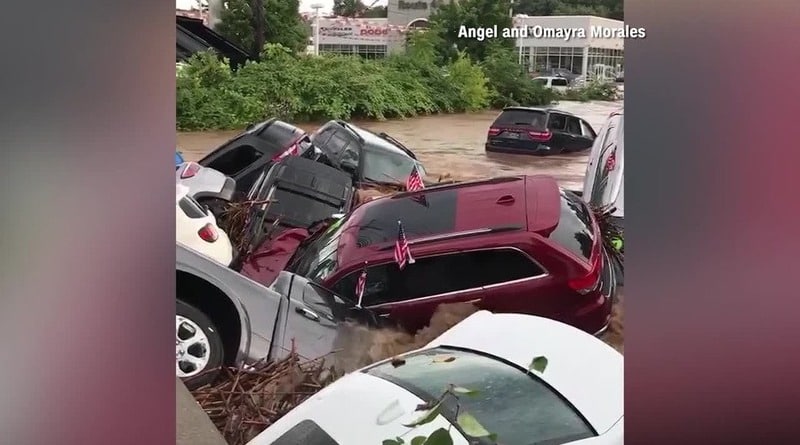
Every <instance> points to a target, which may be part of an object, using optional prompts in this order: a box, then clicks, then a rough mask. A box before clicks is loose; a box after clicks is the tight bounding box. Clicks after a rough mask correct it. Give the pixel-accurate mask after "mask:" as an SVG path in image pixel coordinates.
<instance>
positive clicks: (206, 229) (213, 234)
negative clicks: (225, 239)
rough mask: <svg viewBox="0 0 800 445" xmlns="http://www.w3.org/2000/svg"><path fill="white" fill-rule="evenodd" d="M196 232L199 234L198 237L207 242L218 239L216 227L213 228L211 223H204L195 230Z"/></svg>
mask: <svg viewBox="0 0 800 445" xmlns="http://www.w3.org/2000/svg"><path fill="white" fill-rule="evenodd" d="M197 234H198V235H200V238H201V239H202V240H203V241H205V242H207V243H213V242H214V241H216V240H217V239H219V233H217V229H216V228H214V226H213V225H212V224H211V223H208V224H206V225H204V226H203V228H202V229H200V230H199V231H198V232H197Z"/></svg>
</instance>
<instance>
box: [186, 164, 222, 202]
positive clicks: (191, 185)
mask: <svg viewBox="0 0 800 445" xmlns="http://www.w3.org/2000/svg"><path fill="white" fill-rule="evenodd" d="M175 182H176V183H178V184H181V185H183V186H186V188H188V190H189V192H188V194H189V195H190V196H192V197H193V198H194V199H196V200H197V201H199V202H200V203H202V204H206V203H207V201H209V200H222V201H226V202H227V201H231V200H233V198H234V196H235V193H236V181H235V180H234V179H233V178H230V177H228V176H225V175H224V174H222V172H219V171H217V170H214V169H212V168H206V167H203V166H202V165H200V164H198V163H196V162H184V163H183V164H181V165H179V166H178V168H177V169H176V170H175Z"/></svg>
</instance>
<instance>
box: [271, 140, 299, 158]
mask: <svg viewBox="0 0 800 445" xmlns="http://www.w3.org/2000/svg"><path fill="white" fill-rule="evenodd" d="M299 154H300V145H298V144H297V143H294V144H292V145H290V146H289V148H287V149H286V150H284V151H283V152H281V153H280V154H278V155H277V156H275V157H274V158H272V162H277V161H280V160H281V159H283V158H285V157H287V156H297V155H299Z"/></svg>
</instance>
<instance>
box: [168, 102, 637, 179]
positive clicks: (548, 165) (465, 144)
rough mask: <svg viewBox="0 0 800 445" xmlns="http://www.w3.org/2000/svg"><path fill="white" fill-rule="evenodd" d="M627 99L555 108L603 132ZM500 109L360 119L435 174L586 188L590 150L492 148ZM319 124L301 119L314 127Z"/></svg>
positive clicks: (192, 135)
mask: <svg viewBox="0 0 800 445" xmlns="http://www.w3.org/2000/svg"><path fill="white" fill-rule="evenodd" d="M621 105H622V104H621V102H561V103H560V104H558V105H556V106H554V107H553V108H557V109H561V110H564V111H568V112H571V113H573V114H576V115H578V116H580V117H582V118H583V119H586V121H588V122H589V124H590V125H592V127H593V128H594V129H595V131H599V130H600V127H601V126H602V125H603V123H604V122H605V120H606V118H607V117H608V115H609V113H611V112H612V111H614V110H616V109H617V108H619V107H620V106H621ZM497 115H498V111H484V112H479V113H470V114H446V115H434V116H422V117H415V118H409V119H402V120H389V121H385V122H374V121H364V122H359V121H354V123H355V124H357V125H359V126H363V127H364V128H367V129H369V130H372V131H374V132H386V133H388V134H389V135H391V136H393V137H395V138H396V139H398V140H399V141H401V142H402V143H404V144H405V145H406V146H408V147H409V148H410V149H412V150H413V151H414V152H415V153H416V154H417V156H418V157H419V159H420V160H421V161H422V162H423V163H424V164H425V167H426V168H427V170H428V172H429V174H431V176H433V177H435V176H436V175H441V174H448V173H449V174H451V175H452V176H454V177H456V178H459V179H476V178H482V177H487V176H497V175H507V174H521V173H525V174H537V173H539V174H547V175H551V176H554V177H555V178H556V179H557V180H558V181H559V183H560V184H561V185H562V186H564V187H567V188H571V189H575V188H578V189H579V188H581V187H582V184H583V175H584V172H585V169H586V162H587V159H588V154H589V151H588V150H586V151H584V152H582V153H572V154H567V155H555V156H547V157H539V156H526V155H508V154H496V153H486V152H485V150H484V145H483V144H484V143H485V142H486V132H487V130H488V128H489V126H490V125H491V124H492V122H493V121H494V119H495V117H497ZM317 126H318V124H301V125H300V127H302V128H303V129H305V130H306V131H313V130H315V129H316V127H317ZM237 133H238V132H237V131H227V132H188V133H178V139H177V142H178V146H179V147H180V148H181V150H182V151H183V152H184V155H185V157H186V159H187V160H197V159H199V158H200V157H202V156H203V155H205V154H206V153H208V152H209V151H211V150H212V149H214V148H216V147H217V146H219V145H220V144H222V143H223V142H225V141H227V140H228V139H230V138H231V137H233V136H234V135H236V134H237Z"/></svg>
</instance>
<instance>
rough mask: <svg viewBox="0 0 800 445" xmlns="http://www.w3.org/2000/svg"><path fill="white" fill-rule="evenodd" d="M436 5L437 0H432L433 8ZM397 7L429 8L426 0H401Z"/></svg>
mask: <svg viewBox="0 0 800 445" xmlns="http://www.w3.org/2000/svg"><path fill="white" fill-rule="evenodd" d="M435 7H436V0H434V1H433V2H431V9H433V8H435ZM397 9H405V10H408V9H428V3H427V2H424V1H416V2H406V1H403V0H400V2H399V3H398V4H397Z"/></svg>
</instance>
